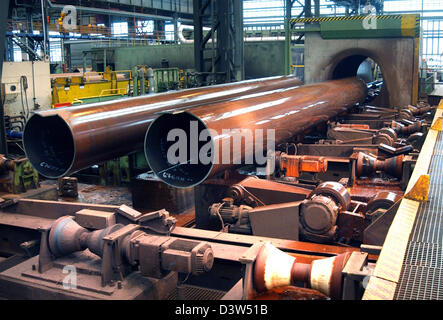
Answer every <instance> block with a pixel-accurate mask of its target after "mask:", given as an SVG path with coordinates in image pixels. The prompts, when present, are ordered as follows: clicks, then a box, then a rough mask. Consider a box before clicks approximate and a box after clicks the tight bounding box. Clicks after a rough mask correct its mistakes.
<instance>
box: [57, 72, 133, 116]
mask: <svg viewBox="0 0 443 320" xmlns="http://www.w3.org/2000/svg"><path fill="white" fill-rule="evenodd" d="M131 73H132V71H131V70H123V71H112V70H111V69H110V68H109V67H107V68H106V71H105V72H85V73H69V74H54V75H51V87H52V106H53V107H55V108H56V107H61V106H69V105H72V104H76V103H84V102H86V101H87V102H94V101H104V100H110V99H115V98H116V97H121V96H125V95H127V94H128V92H129V89H130V82H131Z"/></svg>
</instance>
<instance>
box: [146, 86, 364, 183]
mask: <svg viewBox="0 0 443 320" xmlns="http://www.w3.org/2000/svg"><path fill="white" fill-rule="evenodd" d="M366 94H367V89H366V85H365V83H364V82H363V81H362V80H360V79H357V78H347V79H341V80H333V81H326V82H322V83H317V84H312V85H306V86H301V87H295V88H283V89H277V90H273V91H268V92H262V93H257V94H250V95H244V96H242V97H237V98H232V99H229V100H228V101H223V102H219V103H214V104H211V105H206V106H204V107H197V108H193V109H192V110H190V111H191V112H192V113H191V112H170V113H165V114H163V115H161V116H159V117H158V118H157V119H156V120H155V121H154V122H152V123H151V125H150V127H149V129H148V131H147V132H146V138H145V155H146V159H147V161H148V163H149V166H150V167H151V169H152V170H153V171H154V172H155V173H156V174H157V176H158V177H159V178H160V179H161V180H162V181H163V182H166V183H168V184H170V185H172V186H174V187H190V186H193V185H196V184H198V183H200V182H202V181H204V180H205V179H206V178H207V177H208V176H210V175H213V174H215V173H217V172H221V171H223V170H224V169H228V168H232V167H234V166H235V165H236V164H239V163H243V162H242V160H243V159H251V157H252V156H253V155H254V143H258V144H260V142H259V141H258V140H260V139H259V138H260V137H258V135H256V132H257V133H259V131H256V130H257V129H262V130H263V131H262V133H263V135H262V137H261V138H262V144H261V147H263V146H264V145H267V146H269V144H268V141H270V140H271V139H273V141H275V144H278V143H282V142H285V141H287V140H289V139H291V138H293V137H294V136H296V135H299V134H302V133H303V132H305V131H306V130H307V129H310V128H312V127H313V126H316V125H318V124H320V123H322V122H325V121H327V120H329V119H331V118H333V117H334V116H337V115H338V114H340V113H342V112H345V111H347V109H348V108H349V107H351V106H353V105H354V104H356V103H359V102H363V101H364V100H365V97H366ZM206 129H208V130H206ZM269 129H271V131H273V132H274V134H275V138H272V137H270V139H268V138H267V135H268V134H272V132H271V133H268V131H267V130H269ZM208 132H209V134H208ZM248 134H252V140H253V141H254V143H253V142H252V140H251V139H250V140H247V139H246V138H245V140H244V141H245V143H240V144H241V147H238V148H234V147H233V145H234V143H231V142H235V139H237V141H238V139H239V138H240V139H241V138H242V137H244V136H246V135H248ZM168 135H170V136H169V139H168ZM177 137H178V139H177ZM188 137H189V143H188V144H187V145H185V147H186V148H179V146H180V145H181V146H183V144H182V142H183V140H185V139H188ZM168 140H169V141H168ZM237 145H238V143H237ZM258 147H260V145H258ZM264 150H266V149H264ZM181 151H183V152H181ZM264 153H265V154H266V152H264ZM177 155H178V156H177ZM255 156H256V157H257V153H256V152H255ZM174 157H175V158H174ZM178 158H180V159H178ZM208 158H209V159H208ZM262 158H263V154H262ZM261 161H262V160H261ZM265 161H266V159H265ZM248 164H249V163H248Z"/></svg>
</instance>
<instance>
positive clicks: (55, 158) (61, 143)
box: [23, 76, 301, 178]
mask: <svg viewBox="0 0 443 320" xmlns="http://www.w3.org/2000/svg"><path fill="white" fill-rule="evenodd" d="M299 85H301V81H300V80H299V79H298V78H296V77H293V76H283V77H280V76H279V77H270V78H264V79H258V80H248V81H242V82H238V83H231V84H223V85H217V86H211V87H204V88H195V89H186V90H182V91H174V92H166V93H160V94H155V95H148V96H142V97H134V98H128V99H122V100H118V101H115V100H114V101H108V102H101V103H93V104H88V105H84V106H77V107H67V108H61V109H57V110H50V111H43V112H39V113H36V114H35V115H33V116H32V117H31V118H30V119H29V120H28V122H27V124H26V126H25V129H24V134H23V144H24V148H25V153H26V156H27V157H28V159H29V161H30V162H31V164H32V165H33V166H34V168H35V169H36V170H37V171H38V172H39V173H40V174H42V175H43V176H45V177H47V178H58V177H62V176H66V175H69V174H70V173H73V172H76V171H78V170H81V169H84V168H87V167H90V166H92V165H94V164H98V163H101V162H104V161H107V160H111V159H114V158H118V157H121V156H124V155H126V154H129V153H131V152H135V151H138V150H143V141H144V138H145V134H146V130H147V128H148V126H149V124H150V122H152V121H153V120H154V119H155V118H156V117H157V116H158V113H159V112H162V111H163V110H171V109H183V110H184V109H187V108H191V107H194V106H203V105H206V104H208V103H213V102H215V101H223V100H225V99H227V98H233V97H238V96H241V95H245V94H251V93H254V92H261V91H266V90H274V89H276V88H285V87H293V86H299Z"/></svg>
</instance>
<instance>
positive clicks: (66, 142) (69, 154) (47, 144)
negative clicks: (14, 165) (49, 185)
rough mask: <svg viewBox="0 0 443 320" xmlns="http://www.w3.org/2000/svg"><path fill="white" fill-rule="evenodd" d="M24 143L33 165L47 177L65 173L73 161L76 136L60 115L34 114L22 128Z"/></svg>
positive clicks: (54, 177) (60, 175)
mask: <svg viewBox="0 0 443 320" xmlns="http://www.w3.org/2000/svg"><path fill="white" fill-rule="evenodd" d="M23 146H24V148H25V154H26V156H27V158H28V159H29V161H30V162H31V164H32V165H33V167H34V168H35V169H36V170H37V171H38V172H39V173H40V174H41V175H42V176H44V177H46V178H49V179H56V178H60V177H63V176H65V175H66V174H68V173H69V171H70V169H71V167H72V164H73V163H74V158H75V145H74V138H73V135H72V132H71V129H70V128H69V126H68V125H67V124H66V122H65V121H64V120H63V119H62V118H61V117H60V116H58V115H54V116H41V115H39V114H35V115H33V116H32V117H31V118H30V119H29V120H28V122H27V123H26V126H25V129H24V132H23Z"/></svg>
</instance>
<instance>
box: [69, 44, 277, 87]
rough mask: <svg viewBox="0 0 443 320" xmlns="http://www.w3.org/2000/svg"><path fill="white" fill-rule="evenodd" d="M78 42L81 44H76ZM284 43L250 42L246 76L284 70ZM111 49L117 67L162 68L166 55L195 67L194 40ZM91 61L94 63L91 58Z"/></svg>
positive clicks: (181, 64) (174, 63)
mask: <svg viewBox="0 0 443 320" xmlns="http://www.w3.org/2000/svg"><path fill="white" fill-rule="evenodd" d="M77 46H79V47H78V48H75V47H77ZM284 46H285V43H284V41H262V42H246V43H245V76H246V78H247V79H250V78H261V77H267V76H275V75H282V74H284ZM80 48H81V49H80ZM74 50H75V51H76V52H79V54H76V56H79V57H81V51H82V50H90V48H87V46H86V44H79V45H74V44H72V45H71V52H74ZM108 50H111V51H113V54H112V55H111V54H109V58H108V63H113V64H114V65H115V70H128V69H131V68H133V67H134V66H135V65H147V66H150V67H152V68H160V67H161V61H162V59H166V60H168V61H169V66H170V67H178V68H180V69H184V70H185V69H193V68H194V46H193V44H181V45H150V46H135V47H121V48H109V49H108ZM73 56H74V55H73ZM82 63H83V61H82V60H81V59H76V60H73V61H72V65H73V66H74V65H78V66H81V65H82ZM88 65H90V63H89V61H88ZM100 71H101V70H100Z"/></svg>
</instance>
